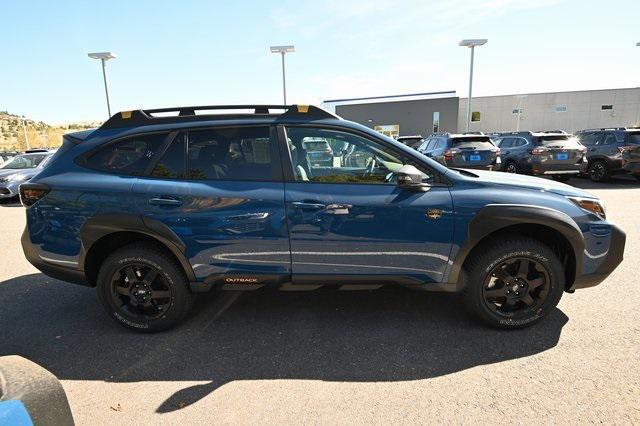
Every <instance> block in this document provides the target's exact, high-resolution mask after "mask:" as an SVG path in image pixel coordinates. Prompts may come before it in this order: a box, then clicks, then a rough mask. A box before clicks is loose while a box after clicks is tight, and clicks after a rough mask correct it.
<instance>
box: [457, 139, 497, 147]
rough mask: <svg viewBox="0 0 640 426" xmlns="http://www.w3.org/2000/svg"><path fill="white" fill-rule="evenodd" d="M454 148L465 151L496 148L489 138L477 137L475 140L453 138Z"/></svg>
mask: <svg viewBox="0 0 640 426" xmlns="http://www.w3.org/2000/svg"><path fill="white" fill-rule="evenodd" d="M451 143H452V146H454V147H456V148H459V149H463V148H471V149H491V148H495V145H494V144H493V142H491V139H489V138H488V137H486V136H484V137H482V136H481V137H475V138H453V139H452V140H451Z"/></svg>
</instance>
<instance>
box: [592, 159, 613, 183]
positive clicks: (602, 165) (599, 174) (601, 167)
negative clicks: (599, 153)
mask: <svg viewBox="0 0 640 426" xmlns="http://www.w3.org/2000/svg"><path fill="white" fill-rule="evenodd" d="M587 172H588V173H589V178H590V179H591V180H592V181H594V182H604V181H606V180H608V179H609V167H607V163H606V162H604V161H602V160H596V161H594V162H592V163H591V164H589V169H587Z"/></svg>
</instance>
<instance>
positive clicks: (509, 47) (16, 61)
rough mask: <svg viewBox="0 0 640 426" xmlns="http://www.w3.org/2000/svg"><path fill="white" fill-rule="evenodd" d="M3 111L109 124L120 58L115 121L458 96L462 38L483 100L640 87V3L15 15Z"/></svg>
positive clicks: (22, 7) (116, 9)
mask: <svg viewBox="0 0 640 426" xmlns="http://www.w3.org/2000/svg"><path fill="white" fill-rule="evenodd" d="M2 18H3V19H2V22H3V23H2V25H0V40H2V41H3V43H2V59H0V110H8V111H10V112H13V113H17V114H25V115H27V116H29V117H33V118H36V119H40V120H45V121H48V122H51V123H61V122H70V121H79V120H94V119H104V118H105V115H106V108H105V101H104V93H103V88H102V80H101V78H102V77H101V74H100V68H99V64H98V63H97V62H96V61H92V60H90V59H89V58H87V56H86V54H87V53H88V52H92V51H103V50H111V51H113V52H115V53H116V54H117V55H118V58H117V59H115V60H113V61H110V62H109V64H108V71H109V78H110V84H111V97H112V109H113V110H116V111H117V110H127V109H133V108H140V107H143V108H144V107H147V108H151V107H163V106H176V105H194V104H230V103H281V93H282V92H281V90H282V89H281V80H280V78H281V77H280V72H281V71H280V62H279V61H280V59H279V57H278V56H277V55H273V54H271V53H269V49H268V48H269V46H270V45H274V44H295V46H296V53H294V54H291V55H288V56H287V74H288V75H287V77H288V78H287V85H288V94H289V101H290V103H315V104H319V103H320V102H321V101H322V100H323V99H333V98H344V97H356V96H373V95H388V94H399V93H415V92H424V91H438V90H456V91H457V92H458V94H459V95H460V96H466V90H467V84H468V65H469V52H468V50H467V49H464V48H461V47H458V46H457V43H458V41H459V40H460V39H462V38H488V39H489V43H488V44H487V45H486V46H483V47H481V48H479V49H478V50H477V51H476V52H477V54H476V63H475V77H474V95H493V94H508V93H520V92H544V91H555V90H578V89H597V88H615V87H637V86H640V47H636V46H635V44H636V42H639V41H640V30H639V28H640V20H639V18H640V1H638V0H619V1H606V2H605V1H597V0H583V1H573V0H567V1H562V0H527V1H520V0H449V1H428V0H421V1H420V0H415V1H413V0H411V1H397V2H396V1H380V0H355V1H348V0H341V1H338V0H324V1H323V0H316V1H313V2H304V1H299V0H298V1H288V0H279V1H277V2H266V1H158V0H156V1H120V0H112V1H108V2H106V1H104V2H89V1H86V2H84V1H83V2H81V1H56V2H52V1H42V2H36V1H28V0H25V1H17V0H16V1H13V2H10V3H4V4H3V6H2Z"/></svg>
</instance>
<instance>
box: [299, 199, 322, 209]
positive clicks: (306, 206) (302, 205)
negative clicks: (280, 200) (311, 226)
mask: <svg viewBox="0 0 640 426" xmlns="http://www.w3.org/2000/svg"><path fill="white" fill-rule="evenodd" d="M291 204H292V205H293V206H294V207H296V208H299V209H301V210H320V209H324V208H325V207H326V206H325V205H324V204H321V203H314V202H306V201H294V202H293V203H291Z"/></svg>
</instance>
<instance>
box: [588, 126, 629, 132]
mask: <svg viewBox="0 0 640 426" xmlns="http://www.w3.org/2000/svg"><path fill="white" fill-rule="evenodd" d="M627 129H628V127H601V128H599V129H582V130H578V132H598V131H601V130H627Z"/></svg>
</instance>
